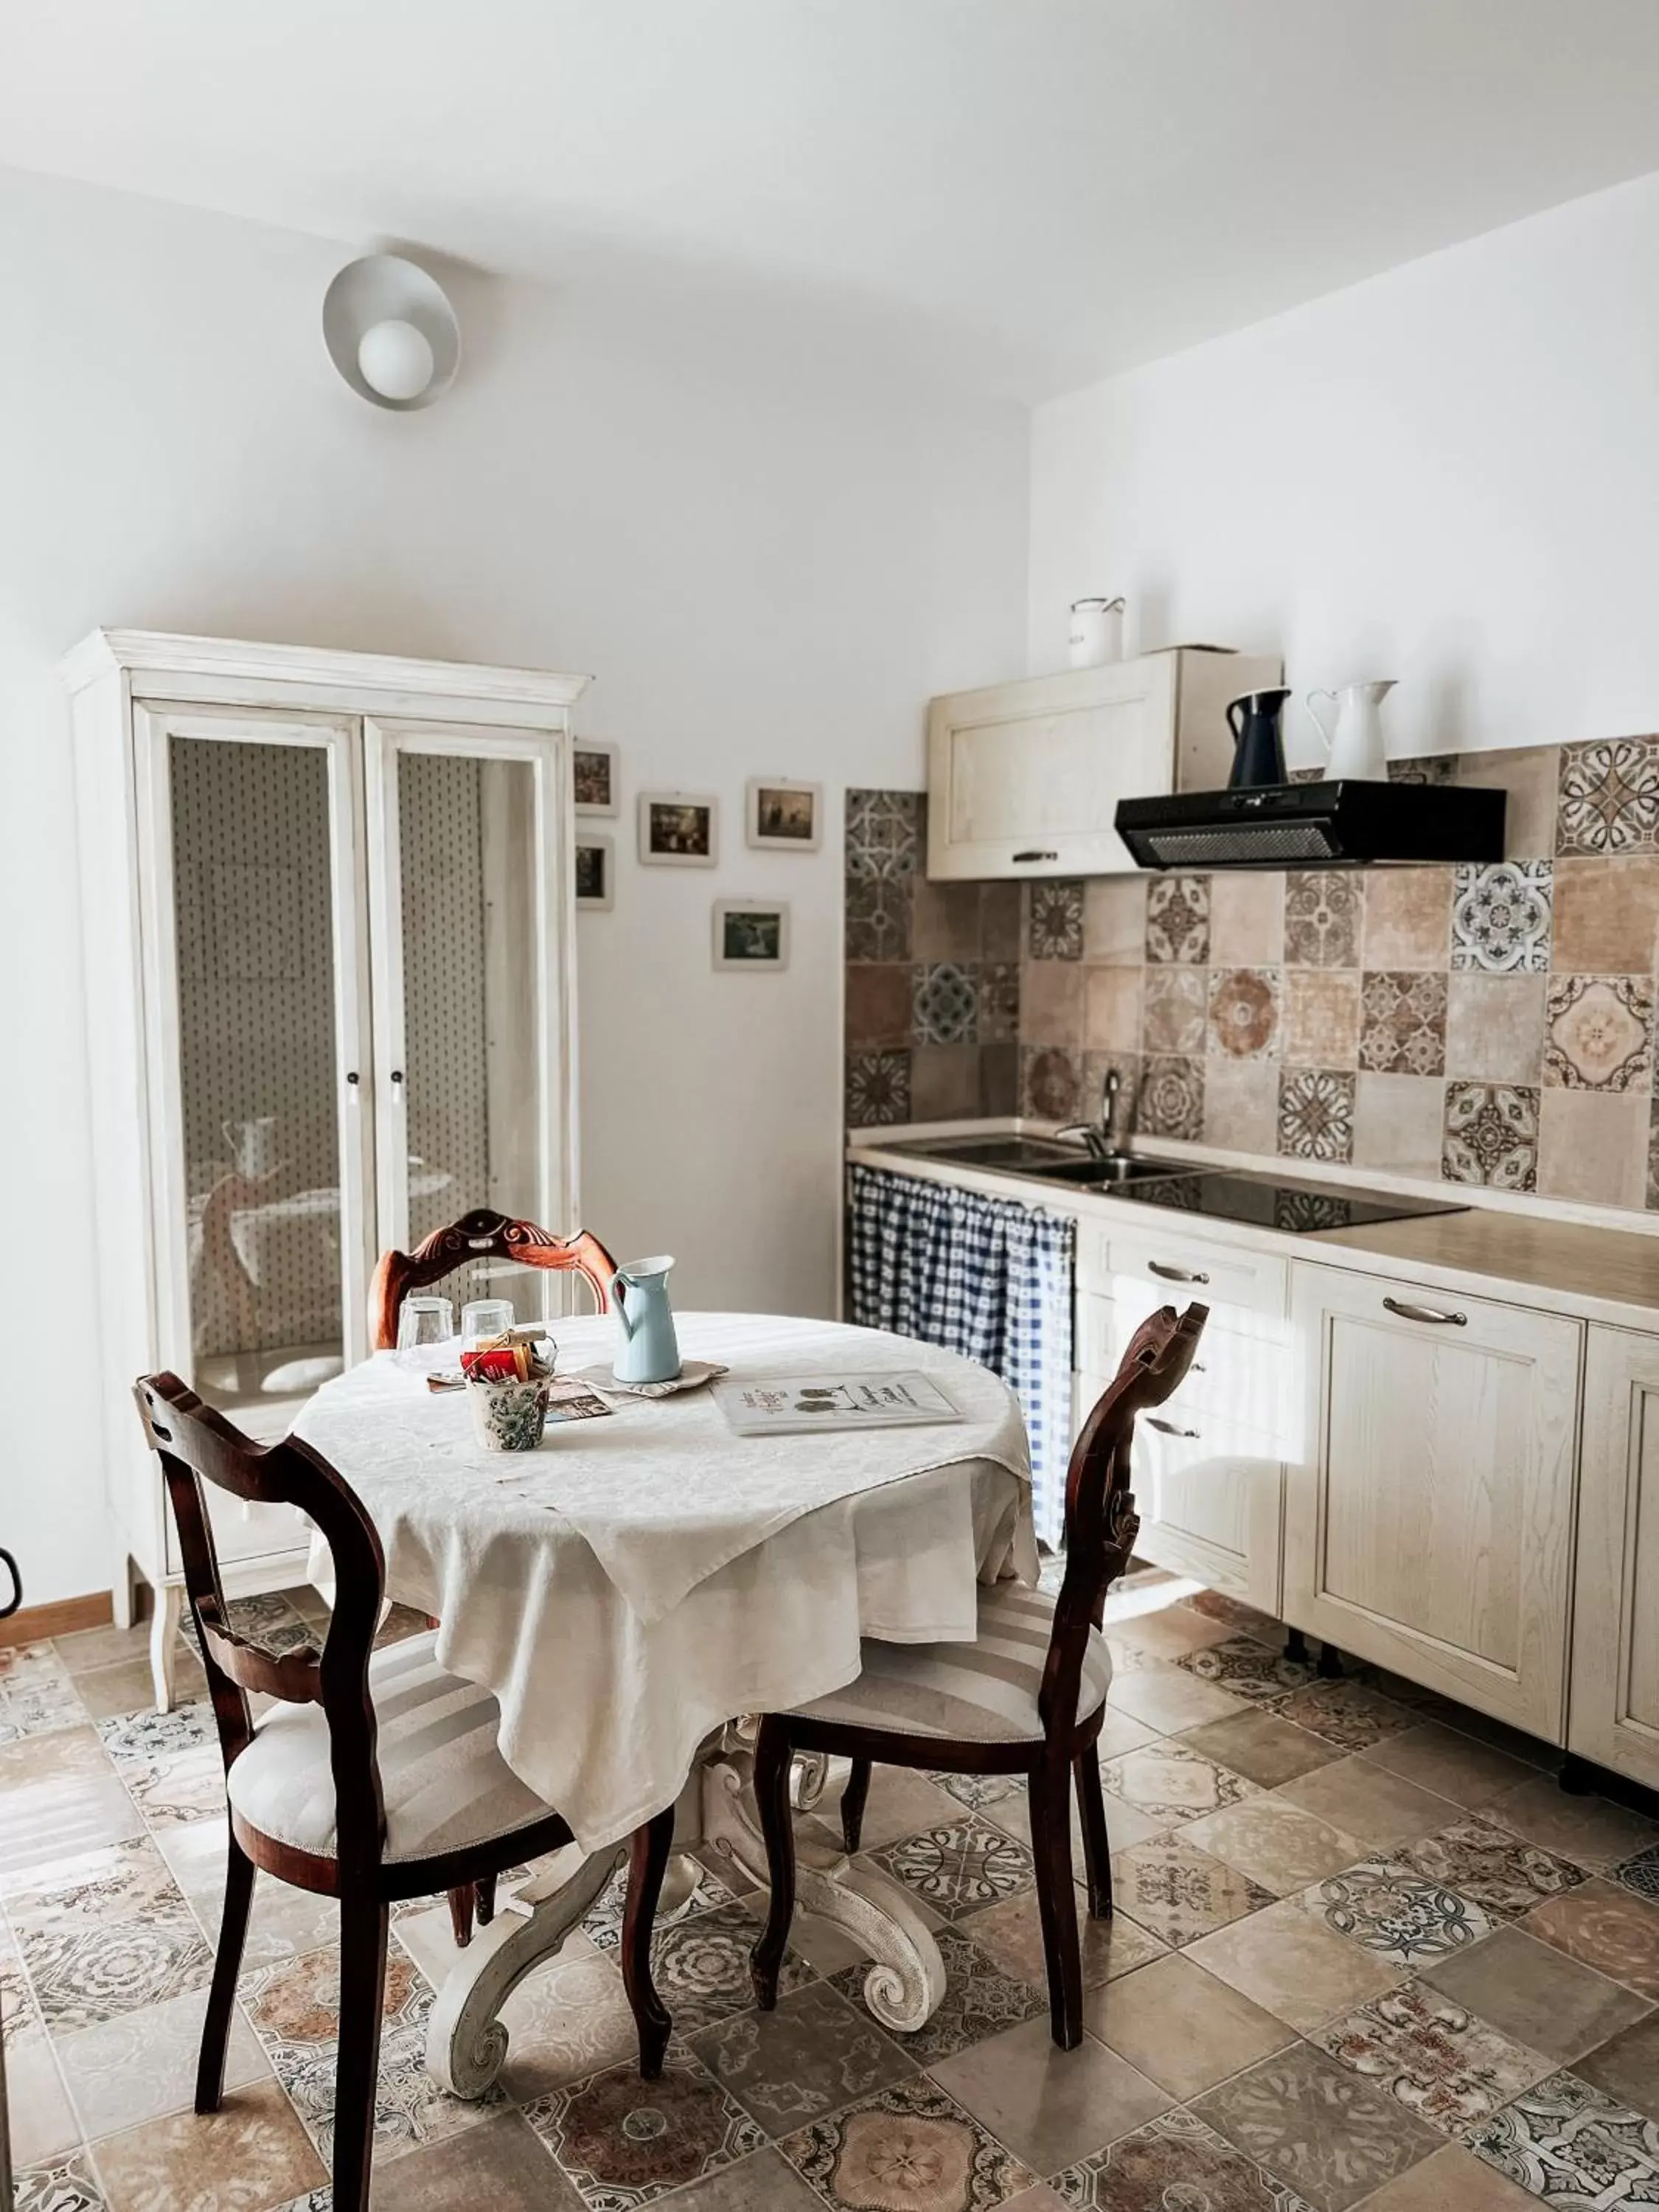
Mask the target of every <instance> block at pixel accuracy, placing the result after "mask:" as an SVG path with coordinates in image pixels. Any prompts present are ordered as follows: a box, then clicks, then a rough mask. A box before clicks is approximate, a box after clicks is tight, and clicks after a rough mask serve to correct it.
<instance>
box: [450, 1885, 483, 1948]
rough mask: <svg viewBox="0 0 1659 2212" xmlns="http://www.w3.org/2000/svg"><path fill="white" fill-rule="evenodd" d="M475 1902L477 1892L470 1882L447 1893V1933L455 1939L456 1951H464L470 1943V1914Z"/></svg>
mask: <svg viewBox="0 0 1659 2212" xmlns="http://www.w3.org/2000/svg"><path fill="white" fill-rule="evenodd" d="M476 1905H477V1892H476V1889H475V1887H474V1885H473V1884H472V1883H471V1882H470V1881H464V1882H463V1883H462V1884H461V1886H460V1887H459V1889H452V1890H451V1891H450V1893H449V1932H450V1934H451V1935H452V1936H453V1937H454V1938H455V1948H456V1949H457V1950H458V1951H465V1948H466V1947H467V1945H468V1944H469V1943H470V1942H471V1941H472V1914H473V1910H474V1907H475V1906H476Z"/></svg>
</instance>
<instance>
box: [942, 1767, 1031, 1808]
mask: <svg viewBox="0 0 1659 2212" xmlns="http://www.w3.org/2000/svg"><path fill="white" fill-rule="evenodd" d="M929 1779H930V1780H931V1781H933V1782H936V1783H937V1784H939V1788H940V1789H941V1790H946V1791H948V1792H949V1794H950V1795H951V1796H952V1797H954V1798H955V1799H956V1801H957V1804H958V1805H965V1806H967V1808H969V1811H970V1812H973V1813H982V1812H985V1811H987V1809H988V1808H990V1807H991V1806H993V1805H1002V1804H1006V1803H1007V1802H1009V1801H1010V1800H1012V1799H1015V1798H1018V1801H1019V1802H1020V1805H1021V1806H1022V1807H1024V1802H1025V1777H1024V1775H1023V1774H935V1775H932V1776H930V1777H929Z"/></svg>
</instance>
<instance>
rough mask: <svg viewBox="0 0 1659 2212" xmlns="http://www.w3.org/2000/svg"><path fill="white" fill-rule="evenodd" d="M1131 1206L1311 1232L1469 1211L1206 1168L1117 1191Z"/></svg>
mask: <svg viewBox="0 0 1659 2212" xmlns="http://www.w3.org/2000/svg"><path fill="white" fill-rule="evenodd" d="M1112 1196H1113V1197H1114V1198H1115V1199H1117V1200H1121V1202H1122V1203H1123V1204H1124V1205H1126V1206H1164V1207H1166V1208H1168V1209H1169V1210H1170V1212H1176V1213H1196V1214H1201V1215H1207V1216H1208V1217H1209V1218H1211V1219H1212V1220H1215V1221H1243V1222H1248V1223H1249V1224H1250V1225H1252V1226H1253V1227H1255V1228H1259V1229H1279V1230H1285V1231H1289V1233H1290V1234H1291V1236H1296V1237H1305V1236H1311V1235H1313V1234H1315V1233H1316V1231H1319V1230H1322V1229H1358V1228H1360V1227H1362V1226H1364V1225H1365V1224H1366V1223H1369V1222H1373V1221H1411V1220H1414V1219H1416V1218H1417V1217H1418V1215H1419V1214H1425V1213H1467V1212H1468V1207H1467V1206H1443V1205H1441V1204H1439V1203H1438V1202H1437V1200H1433V1199H1421V1198H1389V1197H1388V1196H1387V1195H1386V1194H1383V1193H1382V1192H1380V1191H1362V1190H1343V1189H1341V1188H1339V1187H1336V1186H1334V1185H1332V1184H1330V1183H1311V1182H1279V1181H1277V1180H1275V1179H1272V1178H1269V1177H1268V1176H1249V1175H1229V1174H1227V1173H1226V1172H1225V1170H1221V1169H1216V1168H1205V1169H1200V1170H1194V1172H1193V1173H1192V1174H1191V1175H1166V1176H1150V1177H1148V1179H1147V1180H1146V1182H1137V1183H1127V1184H1125V1185H1124V1186H1123V1188H1121V1189H1119V1190H1115V1191H1114V1192H1113V1193H1112Z"/></svg>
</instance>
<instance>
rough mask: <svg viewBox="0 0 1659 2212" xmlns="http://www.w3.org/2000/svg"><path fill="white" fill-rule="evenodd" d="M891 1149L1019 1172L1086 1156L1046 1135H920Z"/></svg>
mask: <svg viewBox="0 0 1659 2212" xmlns="http://www.w3.org/2000/svg"><path fill="white" fill-rule="evenodd" d="M893 1149H894V1151H895V1152H912V1153H914V1154H915V1157H916V1158H918V1159H924V1160H951V1161H953V1162H954V1163H955V1164H957V1166H958V1167H964V1168H1002V1169H1006V1170H1012V1171H1013V1172H1015V1173H1018V1174H1019V1175H1036V1174H1039V1173H1041V1172H1042V1170H1045V1169H1049V1168H1053V1169H1057V1170H1065V1169H1066V1168H1069V1167H1075V1166H1076V1165H1078V1164H1079V1162H1080V1161H1083V1160H1085V1158H1086V1155H1085V1154H1084V1153H1083V1152H1080V1151H1079V1148H1078V1146H1075V1145H1066V1144H1059V1143H1056V1142H1054V1140H1052V1139H1049V1138H1047V1137H1010V1136H1000V1137H922V1138H917V1139H915V1140H914V1141H913V1142H911V1143H909V1144H905V1145H895V1146H894V1147H893Z"/></svg>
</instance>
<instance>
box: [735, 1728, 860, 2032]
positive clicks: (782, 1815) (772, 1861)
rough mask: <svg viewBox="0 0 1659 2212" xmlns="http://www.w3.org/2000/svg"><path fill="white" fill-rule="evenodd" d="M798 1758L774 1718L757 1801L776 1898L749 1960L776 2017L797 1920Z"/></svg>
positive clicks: (758, 1771) (759, 1765) (766, 1736)
mask: <svg viewBox="0 0 1659 2212" xmlns="http://www.w3.org/2000/svg"><path fill="white" fill-rule="evenodd" d="M793 1758H794V1753H793V1751H792V1749H791V1748H790V1743H789V1736H788V1732H787V1729H785V1728H784V1726H783V1723H782V1722H781V1721H780V1720H778V1719H777V1718H776V1717H774V1716H770V1715H769V1716H768V1717H767V1718H766V1719H764V1720H763V1722H762V1723H761V1727H760V1740H759V1741H758V1742H757V1745H756V1747H755V1798H756V1802H757V1804H758V1806H759V1808H760V1820H761V1833H762V1835H763V1836H764V1838H766V1875H767V1880H768V1881H769V1882H770V1884H771V1888H772V1897H771V1902H770V1904H769V1906H768V1907H767V1913H766V1925H765V1927H764V1928H763V1929H762V1931H761V1939H760V1941H759V1942H758V1943H757V1944H756V1946H755V1948H754V1949H753V1950H752V1951H751V1952H750V1954H749V1976H750V1980H751V1981H752V1982H753V1984H754V1985H755V2002H756V2003H757V2005H759V2007H760V2008H761V2010H762V2011H763V2012H770V2011H772V2010H773V2009H774V2008H775V2006H776V2004H777V2002H778V1976H779V1974H780V1973H781V1972H782V1971H783V1954H784V1953H785V1951H786V1950H787V1948H788V1946H789V1923H790V1922H791V1921H792V1920H793V1918H794V1917H795V1822H794V1815H793V1812H792V1810H791V1808H790V1804H789V1769H790V1766H791V1764H792V1763H793ZM855 1771H856V1770H855Z"/></svg>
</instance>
